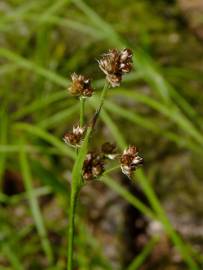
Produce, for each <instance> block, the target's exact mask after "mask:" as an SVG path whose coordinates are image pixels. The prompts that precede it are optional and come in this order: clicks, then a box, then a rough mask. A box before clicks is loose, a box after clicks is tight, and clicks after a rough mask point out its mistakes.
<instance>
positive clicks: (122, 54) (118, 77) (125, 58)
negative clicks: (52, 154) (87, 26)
mask: <svg viewBox="0 0 203 270" xmlns="http://www.w3.org/2000/svg"><path fill="white" fill-rule="evenodd" d="M98 64H99V67H100V69H101V70H102V71H103V72H104V74H105V75H106V80H107V82H108V84H109V86H111V87H117V86H120V83H121V81H122V76H123V75H124V74H126V73H129V72H130V71H131V70H132V51H131V50H130V49H127V48H125V49H123V50H121V51H119V50H117V49H112V50H109V51H108V52H107V53H105V54H103V55H102V57H101V59H100V60H98ZM71 80H72V82H71V84H70V86H69V88H68V91H69V93H70V94H71V95H72V96H76V97H80V98H88V97H91V96H92V95H93V93H94V89H93V87H92V86H91V80H90V79H89V78H87V77H85V76H83V75H78V74H76V73H73V74H72V75H71ZM86 130H87V126H79V125H77V126H74V127H73V130H72V131H71V132H67V133H66V134H65V135H64V138H63V139H64V141H65V143H66V144H68V145H71V146H73V147H76V148H79V147H80V146H81V144H82V142H83V139H84V137H85V133H86ZM108 159H111V160H114V159H117V160H118V161H119V163H120V167H121V170H122V172H123V173H124V174H125V175H127V176H128V177H129V178H131V177H132V175H133V173H134V171H135V170H136V168H137V167H138V166H139V165H141V164H143V158H141V157H140V156H139V155H138V151H137V148H136V147H135V146H129V147H128V148H126V149H125V150H124V151H123V153H121V154H119V153H117V151H116V146H115V145H114V144H111V143H109V142H106V143H104V144H103V145H102V146H101V149H100V151H91V152H88V153H87V155H86V158H85V161H84V164H83V179H84V180H85V181H89V180H94V179H98V178H99V177H100V176H101V175H102V174H103V173H104V171H105V163H106V161H107V160H108Z"/></svg>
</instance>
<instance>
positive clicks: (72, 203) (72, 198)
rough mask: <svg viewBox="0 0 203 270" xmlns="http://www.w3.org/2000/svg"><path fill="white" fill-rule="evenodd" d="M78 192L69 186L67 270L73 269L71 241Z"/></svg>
mask: <svg viewBox="0 0 203 270" xmlns="http://www.w3.org/2000/svg"><path fill="white" fill-rule="evenodd" d="M77 194H78V192H77V191H75V189H74V187H73V185H72V186H71V195H70V207H69V230H68V263H67V270H72V268H73V240H74V223H75V207H76V201H77Z"/></svg>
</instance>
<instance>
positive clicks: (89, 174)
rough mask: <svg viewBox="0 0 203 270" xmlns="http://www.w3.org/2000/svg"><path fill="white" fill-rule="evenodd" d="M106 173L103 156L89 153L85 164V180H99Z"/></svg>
mask: <svg viewBox="0 0 203 270" xmlns="http://www.w3.org/2000/svg"><path fill="white" fill-rule="evenodd" d="M103 172H104V159H103V156H102V155H100V154H99V153H96V152H89V153H88V154H87V155H86V159H85V161H84V164H83V179H84V180H86V181H89V180H94V179H96V178H98V177H99V176H100V175H101V174H102V173H103Z"/></svg>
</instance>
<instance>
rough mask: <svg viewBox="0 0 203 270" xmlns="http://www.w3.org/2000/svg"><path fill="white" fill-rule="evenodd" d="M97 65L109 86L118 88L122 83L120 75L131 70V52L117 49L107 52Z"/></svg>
mask: <svg viewBox="0 0 203 270" xmlns="http://www.w3.org/2000/svg"><path fill="white" fill-rule="evenodd" d="M98 63H99V67H100V69H101V70H102V71H103V72H104V74H105V75H106V79H107V81H108V82H109V83H110V84H111V86H112V87H116V86H119V85H120V83H121V81H122V75H123V74H124V73H129V72H130V71H131V70H132V51H131V50H130V49H123V50H121V51H118V50H117V49H112V50H109V51H108V53H106V54H104V55H103V56H102V58H101V59H100V60H99V61H98Z"/></svg>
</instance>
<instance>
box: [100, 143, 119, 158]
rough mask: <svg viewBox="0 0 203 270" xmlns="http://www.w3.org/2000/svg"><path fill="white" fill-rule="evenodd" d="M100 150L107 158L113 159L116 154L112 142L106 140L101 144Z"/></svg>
mask: <svg viewBox="0 0 203 270" xmlns="http://www.w3.org/2000/svg"><path fill="white" fill-rule="evenodd" d="M101 151H102V153H103V154H104V157H106V158H108V159H115V158H116V156H117V153H116V145H115V144H113V143H109V142H106V143H104V144H102V147H101Z"/></svg>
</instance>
